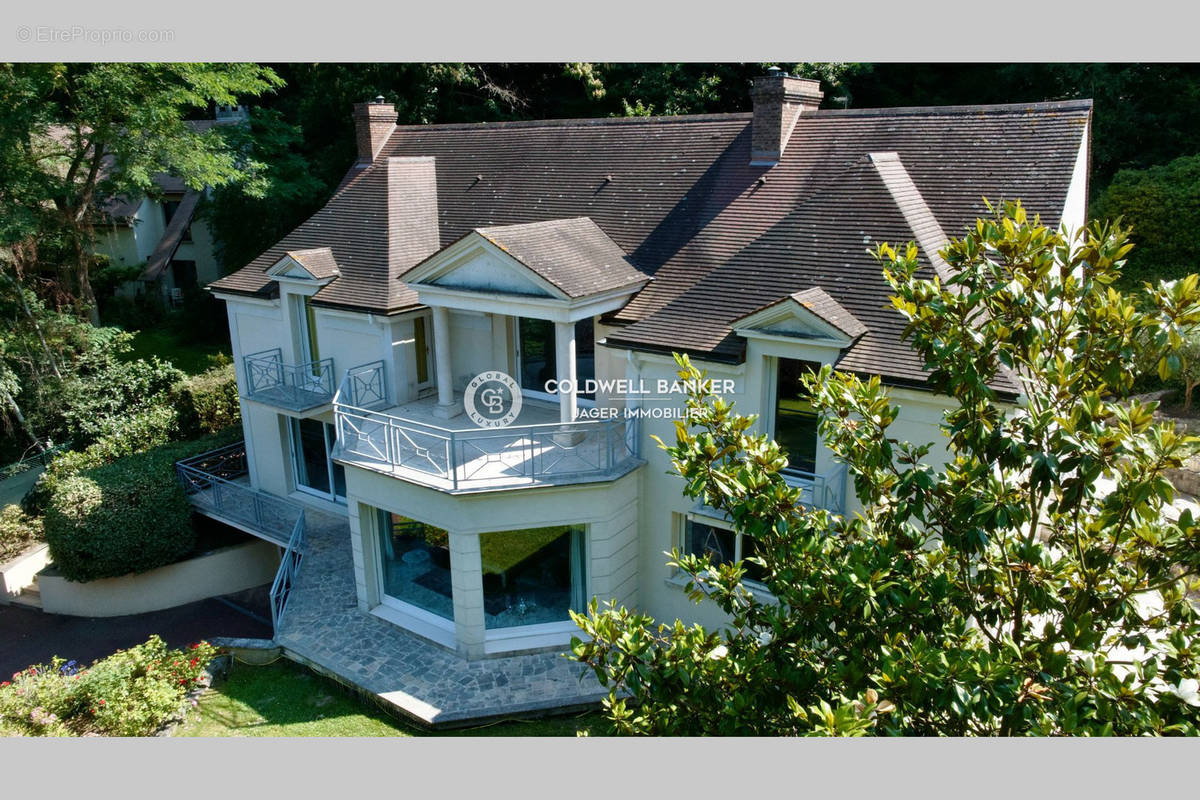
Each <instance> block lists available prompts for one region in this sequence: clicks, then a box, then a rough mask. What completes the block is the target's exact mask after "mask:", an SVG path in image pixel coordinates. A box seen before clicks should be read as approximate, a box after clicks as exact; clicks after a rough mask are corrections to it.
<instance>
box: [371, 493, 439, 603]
mask: <svg viewBox="0 0 1200 800" xmlns="http://www.w3.org/2000/svg"><path fill="white" fill-rule="evenodd" d="M379 528H380V536H379V561H380V564H381V567H382V572H383V576H382V578H383V585H382V588H383V594H384V602H387V601H388V600H391V601H393V602H391V603H389V605H395V604H396V603H400V604H407V605H409V606H415V607H416V608H418V609H420V610H422V611H427V612H429V613H430V614H435V615H436V616H439V617H441V618H443V619H447V620H450V621H452V622H453V621H454V590H453V588H452V584H451V581H450V538H449V535H448V534H447V533H446V531H444V530H442V529H441V528H435V527H433V526H432V525H426V524H425V523H423V522H417V521H416V520H412V519H409V518H408V517H402V516H400V515H399V514H392V513H390V512H388V511H380V512H379Z"/></svg>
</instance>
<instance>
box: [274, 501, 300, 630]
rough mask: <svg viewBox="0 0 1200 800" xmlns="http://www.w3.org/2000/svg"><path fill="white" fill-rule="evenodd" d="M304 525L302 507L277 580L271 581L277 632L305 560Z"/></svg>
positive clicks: (276, 574) (276, 577)
mask: <svg viewBox="0 0 1200 800" xmlns="http://www.w3.org/2000/svg"><path fill="white" fill-rule="evenodd" d="M304 527H305V521H304V510H303V509H301V510H300V518H299V519H297V520H296V524H295V526H294V527H293V528H292V535H291V537H289V538H288V543H287V547H286V548H285V549H284V551H283V558H282V559H281V560H280V562H279V571H278V572H276V573H275V580H274V581H273V582H272V583H271V625H272V626H273V627H274V629H275V632H276V633H279V621H280V620H281V619H283V613H284V612H285V611H287V604H288V599H289V598H290V597H291V594H292V586H293V584H295V582H296V573H297V571H299V569H300V562H301V561H303V560H304Z"/></svg>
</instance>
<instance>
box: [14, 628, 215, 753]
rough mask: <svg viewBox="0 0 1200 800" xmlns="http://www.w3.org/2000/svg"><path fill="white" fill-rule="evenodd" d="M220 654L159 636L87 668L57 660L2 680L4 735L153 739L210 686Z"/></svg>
mask: <svg viewBox="0 0 1200 800" xmlns="http://www.w3.org/2000/svg"><path fill="white" fill-rule="evenodd" d="M215 655H216V649H215V648H214V647H213V646H212V645H210V644H208V643H207V642H200V643H198V644H192V645H189V646H188V648H187V649H184V650H171V649H168V648H167V645H166V643H165V642H163V640H162V639H160V638H159V637H157V636H151V637H150V638H149V639H148V640H147V641H146V642H145V643H144V644H140V645H137V646H136V647H131V648H129V649H128V650H118V651H117V652H116V653H113V654H112V655H111V656H107V657H105V658H102V659H99V660H97V661H95V662H94V663H93V664H92V665H91V666H89V667H82V666H80V665H78V664H76V663H75V662H74V661H65V660H63V659H61V658H58V657H55V658H54V659H52V660H51V662H50V663H49V664H39V665H36V666H32V667H30V668H28V669H26V670H22V671H21V672H18V673H15V674H14V675H13V676H12V680H11V681H2V682H0V734H3V735H8V736H150V735H153V734H154V733H155V732H156V731H158V730H159V729H160V728H161V727H162V726H163V725H165V724H167V723H168V722H170V721H171V720H173V719H175V718H177V717H178V716H179V714H180V711H181V710H182V708H183V705H184V701H185V699H186V698H187V696H188V693H189V692H191V691H193V690H195V689H196V688H198V687H200V686H203V685H205V683H206V682H207V676H206V673H205V670H206V668H207V667H208V664H209V662H210V661H212V659H213V657H214V656H215Z"/></svg>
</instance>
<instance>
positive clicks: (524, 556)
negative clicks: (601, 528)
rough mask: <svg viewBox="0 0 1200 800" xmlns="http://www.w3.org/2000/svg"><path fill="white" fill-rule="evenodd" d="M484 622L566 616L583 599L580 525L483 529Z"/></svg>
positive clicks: (507, 624)
mask: <svg viewBox="0 0 1200 800" xmlns="http://www.w3.org/2000/svg"><path fill="white" fill-rule="evenodd" d="M479 549H480V554H481V561H482V564H483V610H484V615H483V617H484V627H485V628H489V629H491V628H514V627H518V626H522V625H539V624H543V623H547V622H563V621H566V620H569V619H570V617H569V615H568V614H567V610H568V609H574V610H576V611H581V610H583V609H584V608H585V607H586V605H587V587H586V577H585V572H586V570H585V568H584V566H585V554H584V538H583V526H582V525H556V526H552V527H548V528H528V529H525V530H517V531H501V532H497V533H485V534H482V535H481V536H480V537H479Z"/></svg>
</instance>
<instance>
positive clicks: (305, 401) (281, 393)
mask: <svg viewBox="0 0 1200 800" xmlns="http://www.w3.org/2000/svg"><path fill="white" fill-rule="evenodd" d="M243 363H244V364H245V367H246V398H247V399H248V400H254V401H256V402H259V403H264V404H266V405H269V406H274V407H276V408H282V409H286V410H288V411H295V412H303V411H311V410H312V409H314V408H319V407H321V406H326V405H329V404H330V403H331V402H332V401H333V359H332V358H325V359H322V360H320V361H309V362H306V363H304V364H285V363H283V355H282V353H281V352H280V350H279V348H275V349H274V350H263V351H262V352H261V353H252V354H250V355H248V356H246V357H245V358H244V359H243Z"/></svg>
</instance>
